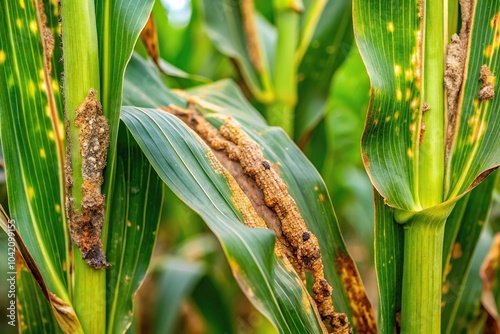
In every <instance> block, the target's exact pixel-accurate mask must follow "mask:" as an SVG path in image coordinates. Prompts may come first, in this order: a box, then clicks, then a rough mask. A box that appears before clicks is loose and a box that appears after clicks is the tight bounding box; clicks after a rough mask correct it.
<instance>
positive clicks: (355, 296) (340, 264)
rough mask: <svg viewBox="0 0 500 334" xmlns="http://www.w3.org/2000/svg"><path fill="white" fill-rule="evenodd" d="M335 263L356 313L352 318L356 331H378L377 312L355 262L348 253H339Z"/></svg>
mask: <svg viewBox="0 0 500 334" xmlns="http://www.w3.org/2000/svg"><path fill="white" fill-rule="evenodd" d="M335 264H336V266H337V271H338V272H339V273H340V276H341V278H342V282H343V283H344V287H345V289H346V292H347V296H348V298H349V303H350V305H351V307H352V311H353V315H354V317H353V319H352V320H353V323H354V327H355V328H356V331H357V332H358V333H377V325H376V321H375V314H374V313H373V309H372V307H371V304H370V301H369V300H368V297H367V296H366V293H365V289H364V287H363V282H362V281H361V278H360V276H359V273H358V271H357V269H356V266H355V264H354V262H353V261H352V259H351V258H350V257H349V256H348V255H344V254H339V255H337V257H336V258H335Z"/></svg>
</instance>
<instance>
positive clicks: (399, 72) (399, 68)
mask: <svg viewBox="0 0 500 334" xmlns="http://www.w3.org/2000/svg"><path fill="white" fill-rule="evenodd" d="M394 74H395V75H396V76H399V75H400V74H401V66H399V65H395V66H394Z"/></svg>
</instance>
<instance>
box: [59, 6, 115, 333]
mask: <svg viewBox="0 0 500 334" xmlns="http://www.w3.org/2000/svg"><path fill="white" fill-rule="evenodd" d="M61 18H62V41H63V54H64V102H65V106H64V107H65V111H66V119H67V121H68V122H69V138H67V139H68V140H69V141H70V143H71V147H70V156H71V162H72V175H71V176H72V179H73V186H72V194H71V196H72V197H73V198H74V206H73V207H74V210H75V212H77V213H80V214H81V202H82V197H83V196H82V182H83V177H82V157H81V155H80V149H79V138H78V136H79V129H78V128H77V127H76V126H75V114H76V109H77V107H78V106H79V105H80V104H81V103H82V102H83V101H84V100H85V98H86V97H87V95H88V94H89V91H90V90H91V89H94V90H96V91H97V98H98V99H99V90H100V87H99V54H98V44H97V31H96V20H95V8H94V1H88V0H72V1H62V2H61ZM74 249H75V255H74V294H73V297H74V301H73V305H74V306H75V311H76V313H77V315H78V317H79V320H80V322H81V325H82V328H83V330H84V331H85V333H97V334H98V333H104V332H105V328H106V272H105V271H104V270H94V269H92V268H90V267H89V266H88V265H87V263H86V262H85V261H84V260H83V259H82V257H81V254H80V251H79V250H78V248H77V247H74Z"/></svg>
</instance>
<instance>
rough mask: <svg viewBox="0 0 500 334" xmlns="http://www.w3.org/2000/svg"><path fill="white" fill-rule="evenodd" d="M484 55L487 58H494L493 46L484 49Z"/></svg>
mask: <svg viewBox="0 0 500 334" xmlns="http://www.w3.org/2000/svg"><path fill="white" fill-rule="evenodd" d="M483 54H484V56H485V57H487V58H491V56H493V46H491V45H488V46H487V47H486V48H484V51H483Z"/></svg>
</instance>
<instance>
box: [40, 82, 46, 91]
mask: <svg viewBox="0 0 500 334" xmlns="http://www.w3.org/2000/svg"><path fill="white" fill-rule="evenodd" d="M38 88H40V90H41V91H42V92H46V91H47V86H46V85H45V81H41V82H40V83H38Z"/></svg>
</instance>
